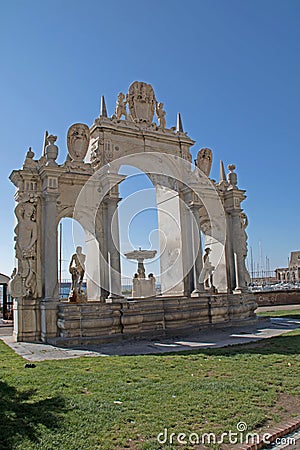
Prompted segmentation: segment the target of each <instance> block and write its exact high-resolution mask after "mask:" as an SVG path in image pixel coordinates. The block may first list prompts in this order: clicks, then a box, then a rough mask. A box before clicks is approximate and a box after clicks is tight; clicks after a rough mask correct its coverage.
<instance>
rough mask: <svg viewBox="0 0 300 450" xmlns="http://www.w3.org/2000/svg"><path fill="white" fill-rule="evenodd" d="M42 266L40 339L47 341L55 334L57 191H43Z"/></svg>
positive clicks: (56, 300)
mask: <svg viewBox="0 0 300 450" xmlns="http://www.w3.org/2000/svg"><path fill="white" fill-rule="evenodd" d="M43 197H44V208H43V231H44V233H43V243H44V245H43V266H44V275H43V279H44V298H43V300H42V301H41V339H42V341H43V342H47V341H48V339H49V338H53V337H55V336H56V334H57V323H56V322H57V302H58V279H57V273H58V262H57V258H58V255H57V205H56V201H57V198H58V194H57V193H52V192H44V194H43Z"/></svg>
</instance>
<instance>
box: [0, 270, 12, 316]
mask: <svg viewBox="0 0 300 450" xmlns="http://www.w3.org/2000/svg"><path fill="white" fill-rule="evenodd" d="M9 280H10V278H9V277H8V276H7V275H4V274H3V273H0V313H1V316H2V318H3V319H5V320H7V319H12V316H13V311H12V299H11V297H10V295H9V294H8V289H7V287H8V283H9Z"/></svg>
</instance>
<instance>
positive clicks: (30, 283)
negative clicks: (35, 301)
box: [11, 202, 38, 298]
mask: <svg viewBox="0 0 300 450" xmlns="http://www.w3.org/2000/svg"><path fill="white" fill-rule="evenodd" d="M15 214H16V216H17V219H18V224H17V226H16V228H15V233H16V237H15V240H16V245H15V250H16V257H17V259H18V271H17V273H16V275H15V277H14V278H13V280H12V282H11V294H12V296H13V297H21V296H23V297H29V296H31V297H33V298H37V296H38V292H37V261H36V259H37V255H36V253H37V251H36V243H37V223H36V205H35V204H33V203H30V202H23V203H19V204H18V205H17V207H16V209H15Z"/></svg>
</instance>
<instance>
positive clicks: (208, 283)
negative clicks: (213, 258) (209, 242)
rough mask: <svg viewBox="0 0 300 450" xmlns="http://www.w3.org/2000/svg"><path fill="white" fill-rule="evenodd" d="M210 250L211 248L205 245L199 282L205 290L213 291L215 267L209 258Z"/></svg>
mask: <svg viewBox="0 0 300 450" xmlns="http://www.w3.org/2000/svg"><path fill="white" fill-rule="evenodd" d="M210 252H211V249H210V248H209V247H207V248H206V249H205V252H204V255H203V268H202V270H201V273H200V276H199V283H200V285H201V286H202V289H203V288H204V289H206V290H211V291H215V287H214V285H213V272H214V270H215V267H214V266H212V264H211V262H210V260H209V254H210Z"/></svg>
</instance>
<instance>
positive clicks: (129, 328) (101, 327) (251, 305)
mask: <svg viewBox="0 0 300 450" xmlns="http://www.w3.org/2000/svg"><path fill="white" fill-rule="evenodd" d="M255 307H256V304H255V302H254V300H253V296H252V295H237V294H232V295H227V294H214V295H210V294H206V293H203V294H201V297H200V298H191V297H181V298H178V297H166V298H163V297H160V298H156V299H153V298H148V299H146V298H145V299H142V298H140V299H135V300H125V299H120V300H119V301H115V302H113V303H101V302H87V303H82V304H72V303H68V302H61V303H59V304H58V322H57V325H58V330H59V333H58V336H59V337H58V338H56V340H55V342H56V343H58V344H60V345H71V344H73V345H74V344H88V343H104V342H109V341H114V340H119V339H124V338H126V337H127V338H129V337H132V338H133V337H134V338H136V337H139V338H142V337H143V336H145V337H146V336H149V335H151V336H153V337H155V336H156V335H157V336H158V335H168V334H170V335H171V334H174V333H181V334H185V333H186V332H189V333H190V332H191V331H193V330H194V331H198V330H200V329H202V328H205V327H209V326H213V325H217V324H224V325H225V324H227V325H230V324H231V323H233V322H239V321H242V320H246V322H245V323H247V319H254V318H255V314H254V312H253V311H254V309H255Z"/></svg>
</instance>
